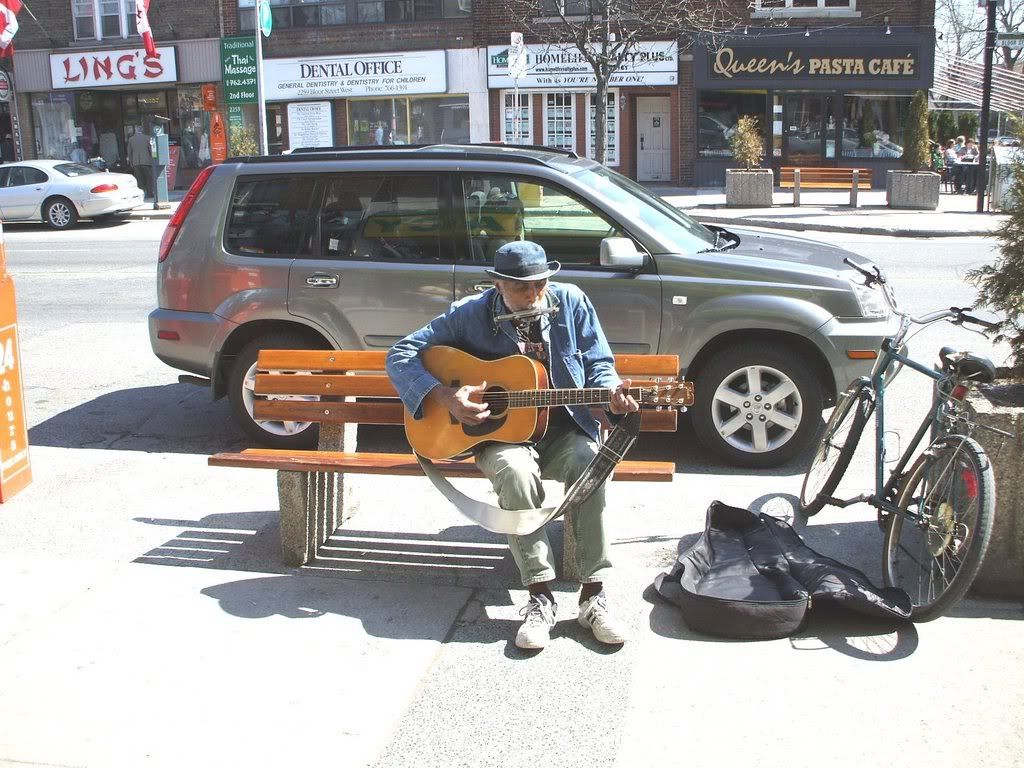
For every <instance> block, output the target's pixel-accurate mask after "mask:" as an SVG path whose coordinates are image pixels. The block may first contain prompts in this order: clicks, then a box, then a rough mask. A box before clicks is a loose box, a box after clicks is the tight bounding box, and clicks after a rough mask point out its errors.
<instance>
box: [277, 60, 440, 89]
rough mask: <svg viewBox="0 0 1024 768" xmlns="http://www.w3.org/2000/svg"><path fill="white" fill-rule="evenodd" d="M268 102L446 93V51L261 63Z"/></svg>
mask: <svg viewBox="0 0 1024 768" xmlns="http://www.w3.org/2000/svg"><path fill="white" fill-rule="evenodd" d="M263 77H264V94H265V97H266V99H267V100H268V101H298V100H301V99H323V98H345V97H349V96H402V95H405V94H414V93H445V92H446V91H447V90H448V68H447V60H446V57H445V52H444V51H402V52H398V53H365V54H359V55H354V56H313V57H303V58H294V59H265V60H264V61H263Z"/></svg>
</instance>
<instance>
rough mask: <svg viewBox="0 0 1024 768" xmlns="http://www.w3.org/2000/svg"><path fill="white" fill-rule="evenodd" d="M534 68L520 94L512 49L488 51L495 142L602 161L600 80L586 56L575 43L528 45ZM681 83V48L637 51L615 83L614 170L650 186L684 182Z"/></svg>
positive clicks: (651, 46) (611, 111)
mask: <svg viewBox="0 0 1024 768" xmlns="http://www.w3.org/2000/svg"><path fill="white" fill-rule="evenodd" d="M526 67H527V71H526V73H525V75H524V76H523V77H521V78H520V79H519V82H518V86H519V93H518V97H517V94H516V90H515V88H516V81H515V80H514V79H513V78H512V76H511V75H510V74H509V71H508V46H507V45H505V46H502V45H492V46H490V47H489V48H488V49H487V82H488V87H489V88H490V93H491V114H492V116H494V117H495V118H496V119H494V120H493V121H492V126H491V140H492V141H504V142H506V143H509V144H515V143H518V144H540V145H544V146H548V147H559V148H562V149H570V150H573V151H575V152H576V153H577V154H579V155H585V156H587V157H594V155H595V154H596V152H595V138H594V137H595V123H596V118H597V103H596V100H597V94H596V90H595V89H596V85H597V81H596V78H595V77H594V74H593V70H592V69H591V67H590V65H589V64H588V63H587V61H586V60H585V59H584V58H583V55H582V54H581V53H580V52H579V51H578V50H577V49H576V48H574V47H573V46H569V45H561V46H556V45H551V46H547V45H527V46H526ZM678 84H679V61H678V47H677V45H676V43H674V42H659V41H652V42H642V43H640V44H639V45H638V46H637V47H636V49H635V50H634V51H633V52H632V55H630V56H629V57H628V58H627V60H626V61H625V62H624V63H623V66H622V67H621V68H620V69H619V70H618V71H617V72H616V73H615V74H614V75H612V79H611V81H610V83H609V91H608V102H607V105H606V109H607V110H608V153H607V156H606V160H605V163H606V165H608V166H610V167H612V168H615V169H616V170H618V171H620V172H621V173H625V174H626V175H628V176H631V177H632V178H636V179H640V180H642V181H666V182H667V181H674V180H677V178H678V174H677V172H676V169H677V168H678V165H679V162H678V161H679V147H678V141H677V140H676V137H677V136H678V131H679V128H678V115H679V86H678ZM517 98H518V101H517Z"/></svg>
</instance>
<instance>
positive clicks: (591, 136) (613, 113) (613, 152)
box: [587, 90, 619, 166]
mask: <svg viewBox="0 0 1024 768" xmlns="http://www.w3.org/2000/svg"><path fill="white" fill-rule="evenodd" d="M618 101H619V92H618V91H615V90H612V91H609V92H608V105H607V106H608V153H607V155H605V165H610V166H616V165H618V164H619V118H618V115H619V110H618V109H616V108H615V105H616V104H618ZM596 104H597V94H596V93H592V94H590V96H589V114H590V119H589V120H588V121H587V157H591V158H593V157H597V147H596V138H595V137H596V135H597V110H596V108H595V105H596Z"/></svg>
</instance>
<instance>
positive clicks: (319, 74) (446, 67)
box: [242, 49, 487, 154]
mask: <svg viewBox="0 0 1024 768" xmlns="http://www.w3.org/2000/svg"><path fill="white" fill-rule="evenodd" d="M263 77H264V95H265V99H266V101H267V133H268V139H269V141H268V143H269V149H270V152H271V154H275V153H280V152H283V151H286V150H292V149H297V148H299V147H310V146H362V145H392V144H429V143H437V142H453V143H466V142H470V141H483V140H486V135H487V111H486V86H485V81H484V77H483V70H482V67H481V65H480V62H479V54H478V53H477V51H476V50H474V49H460V50H449V51H444V50H433V51H402V52H395V53H372V54H371V53H367V54H357V55H347V56H320V57H315V58H309V57H303V58H289V59H280V58H275V59H267V60H266V61H265V62H264V65H263ZM255 110H256V107H255V105H251V106H246V107H243V108H242V112H243V115H244V123H245V124H247V125H248V124H252V123H253V122H254V120H255Z"/></svg>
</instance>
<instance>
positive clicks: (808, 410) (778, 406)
mask: <svg viewBox="0 0 1024 768" xmlns="http://www.w3.org/2000/svg"><path fill="white" fill-rule="evenodd" d="M695 384H696V403H695V404H694V415H693V420H694V428H695V430H696V432H697V437H698V438H700V440H701V442H702V443H704V445H705V446H707V447H708V448H709V449H710V450H712V451H714V452H715V453H716V454H718V455H719V456H721V457H722V458H723V459H725V460H726V461H728V462H729V463H730V464H735V465H738V466H743V467H774V466H776V465H778V464H782V463H783V462H785V461H788V460H789V459H791V458H793V456H795V455H796V454H797V453H799V452H800V451H801V450H803V449H804V448H805V447H806V446H807V444H808V442H809V441H810V440H811V439H812V438H813V437H814V435H815V433H816V431H817V428H818V425H819V423H820V421H821V408H822V396H821V395H822V393H821V384H820V382H819V381H818V380H817V378H816V377H815V376H814V374H813V373H812V372H811V371H810V370H809V366H808V365H807V364H806V361H801V360H800V357H799V355H798V354H796V353H794V352H793V351H792V350H789V349H786V348H784V347H771V346H759V345H752V344H750V345H741V346H737V347H732V348H729V349H724V350H722V351H720V352H718V353H717V354H715V355H714V356H713V357H712V358H711V359H710V360H708V362H707V364H706V365H704V366H703V368H702V369H701V370H700V371H699V372H698V374H697V380H696V382H695Z"/></svg>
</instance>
